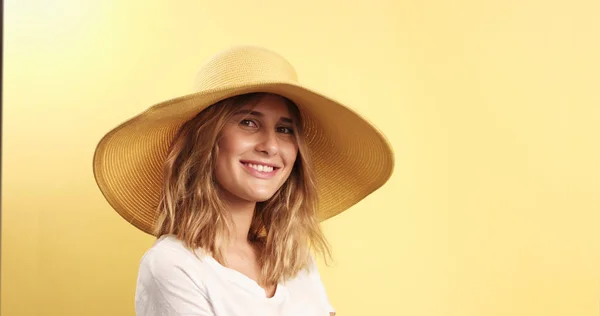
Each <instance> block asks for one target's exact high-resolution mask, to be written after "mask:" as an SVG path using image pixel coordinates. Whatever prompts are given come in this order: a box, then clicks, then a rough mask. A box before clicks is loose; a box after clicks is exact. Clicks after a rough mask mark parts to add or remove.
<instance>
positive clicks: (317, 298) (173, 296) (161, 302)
mask: <svg viewBox="0 0 600 316" xmlns="http://www.w3.org/2000/svg"><path fill="white" fill-rule="evenodd" d="M311 259H312V258H311ZM135 312H136V315H138V316H183V315H186V316H192V315H193V316H254V315H257V316H258V315H260V316H329V312H335V310H334V309H333V307H332V306H331V305H330V304H329V299H328V297H327V294H326V292H325V288H324V286H323V283H322V282H321V278H320V275H319V272H318V270H317V266H316V264H315V262H314V259H312V262H311V269H310V272H307V271H303V272H301V273H300V274H299V275H298V276H296V277H295V278H294V279H292V280H289V281H287V282H286V283H280V284H279V285H278V286H277V289H276V291H275V295H274V296H273V297H271V298H267V297H266V294H265V291H264V289H263V288H262V287H260V286H259V285H258V283H256V282H255V281H254V280H252V279H251V278H249V277H247V276H246V275H244V274H242V273H240V272H238V271H236V270H233V269H230V268H227V267H225V266H223V265H221V264H220V263H219V262H218V261H216V260H215V259H214V258H213V257H211V256H209V255H203V253H202V252H198V257H197V256H195V255H194V253H193V252H191V251H189V250H188V249H187V248H185V247H184V244H183V242H181V241H180V240H178V239H176V238H175V237H174V236H162V237H160V238H159V239H158V240H157V241H156V242H155V243H154V245H153V246H152V247H151V248H150V249H149V250H148V251H147V252H146V253H145V254H144V256H143V257H142V260H141V263H140V268H139V275H138V280H137V287H136V293H135Z"/></svg>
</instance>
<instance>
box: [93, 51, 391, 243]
mask: <svg viewBox="0 0 600 316" xmlns="http://www.w3.org/2000/svg"><path fill="white" fill-rule="evenodd" d="M195 88H196V90H195V92H194V93H192V94H188V95H184V96H181V97H178V98H175V99H171V100H168V101H164V102H161V103H158V104H156V105H154V106H151V107H150V108H148V109H147V110H146V111H144V112H142V113H140V114H139V115H137V116H135V117H133V118H131V119H129V120H127V121H126V122H124V123H122V124H121V125H119V126H117V127H116V128H114V129H113V130H111V131H110V132H108V133H107V134H106V135H105V136H104V137H103V138H102V139H101V140H100V142H99V144H98V146H97V148H96V151H95V153H94V162H93V165H94V176H95V179H96V183H97V184H98V186H99V188H100V190H101V191H102V194H103V195H104V197H105V198H106V200H107V201H108V203H109V204H110V205H111V206H112V207H113V208H114V209H115V210H116V211H117V212H118V213H119V214H120V215H121V216H122V217H123V218H124V219H125V220H127V221H128V222H130V223H131V224H133V225H134V226H135V227H137V228H139V229H140V230H142V231H144V232H146V233H148V234H152V233H153V232H152V231H153V226H154V224H155V222H156V215H157V206H158V203H159V199H160V194H161V182H162V170H163V169H162V168H163V165H162V164H163V161H164V159H165V158H166V156H167V149H168V147H169V145H170V143H171V141H172V140H173V138H174V136H175V133H176V132H177V130H178V128H179V127H180V126H182V125H183V123H184V122H186V121H187V120H190V119H192V118H193V117H194V116H195V115H196V114H197V113H199V112H200V111H202V110H204V109H206V108H207V107H208V106H210V105H211V104H214V103H216V102H218V101H220V100H223V99H225V98H228V97H232V96H234V95H238V94H244V93H250V92H270V93H275V94H279V95H282V96H285V97H287V98H288V99H290V100H292V101H293V102H294V103H296V104H297V106H298V108H299V109H300V112H301V115H302V118H303V121H304V130H305V133H306V142H307V145H308V148H309V153H310V155H311V157H312V159H313V161H314V168H315V172H316V176H317V186H318V188H317V190H318V192H319V198H320V206H319V213H318V216H319V219H320V220H325V219H328V218H330V217H332V216H334V215H336V214H339V213H341V212H343V211H344V210H346V209H348V208H349V207H351V206H353V205H354V204H356V203H357V202H359V201H360V200H362V199H363V198H365V197H366V196H367V195H369V194H371V193H372V192H373V191H375V190H377V189H378V188H380V187H381V186H382V185H383V184H384V183H385V182H387V180H388V179H389V178H390V176H391V174H392V172H393V168H394V155H393V151H392V148H391V146H390V144H389V143H388V141H387V139H386V138H385V136H384V135H383V134H382V133H380V132H379V131H378V130H377V129H376V128H375V127H374V126H373V125H371V124H370V123H369V122H368V121H366V120H365V119H364V118H362V117H361V116H359V115H358V114H356V113H355V112H354V111H352V110H350V109H349V108H347V107H346V106H344V105H342V104H340V103H338V102H336V101H334V100H333V99H331V98H329V97H327V96H324V95H323V94H320V93H318V92H316V91H315V90H313V89H311V88H308V87H306V86H303V85H302V84H300V83H299V82H298V80H297V77H296V71H295V70H294V68H293V67H292V65H290V64H289V62H288V61H287V60H285V59H284V58H283V57H282V56H280V55H278V54H277V53H275V52H272V51H270V50H267V49H265V48H261V47H256V46H236V47H232V48H229V49H227V50H225V51H222V52H220V53H219V54H217V55H216V56H214V57H213V58H212V59H210V60H209V61H208V62H207V63H206V64H205V65H204V66H203V67H202V68H201V69H200V71H199V73H198V76H197V81H196V87H195Z"/></svg>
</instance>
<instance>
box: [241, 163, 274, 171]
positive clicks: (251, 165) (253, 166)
mask: <svg viewBox="0 0 600 316" xmlns="http://www.w3.org/2000/svg"><path fill="white" fill-rule="evenodd" d="M246 165H248V167H250V168H252V169H254V170H258V171H260V172H271V171H273V167H271V166H263V165H254V164H251V163H248V164H246Z"/></svg>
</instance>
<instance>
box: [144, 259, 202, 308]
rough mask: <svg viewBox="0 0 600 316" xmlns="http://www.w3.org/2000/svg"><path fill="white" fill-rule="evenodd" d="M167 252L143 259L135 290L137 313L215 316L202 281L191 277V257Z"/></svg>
mask: <svg viewBox="0 0 600 316" xmlns="http://www.w3.org/2000/svg"><path fill="white" fill-rule="evenodd" d="M162 252H164V251H158V252H157V251H153V250H150V251H149V252H147V253H146V254H145V255H144V257H143V258H142V260H141V263H140V267H139V272H138V279H137V285H136V293H135V312H136V315H137V316H214V312H213V309H212V305H211V303H210V301H209V299H208V297H207V295H206V290H205V288H204V284H203V283H202V281H201V280H194V279H192V278H191V277H190V273H189V271H188V270H189V267H188V266H186V261H187V260H188V258H186V257H184V256H182V255H178V254H177V253H176V252H175V251H174V253H162Z"/></svg>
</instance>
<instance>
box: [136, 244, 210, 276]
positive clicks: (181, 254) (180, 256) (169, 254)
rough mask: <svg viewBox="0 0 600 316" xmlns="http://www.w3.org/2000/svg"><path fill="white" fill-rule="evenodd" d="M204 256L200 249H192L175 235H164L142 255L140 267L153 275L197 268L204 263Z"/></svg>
mask: <svg viewBox="0 0 600 316" xmlns="http://www.w3.org/2000/svg"><path fill="white" fill-rule="evenodd" d="M206 257H207V255H206V254H204V252H203V251H202V249H195V250H194V251H192V250H191V249H188V248H187V247H186V246H185V244H184V242H183V241H181V240H179V239H177V238H176V237H175V236H172V235H164V236H161V237H160V238H158V239H157V240H156V241H155V242H154V244H153V245H152V246H151V247H150V248H149V249H148V250H147V251H146V252H145V253H144V254H143V255H142V258H141V261H140V268H142V269H145V270H148V272H151V273H152V274H153V275H160V274H163V273H170V272H173V271H176V270H199V269H201V268H202V266H203V265H204V264H205V260H204V259H206Z"/></svg>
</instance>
